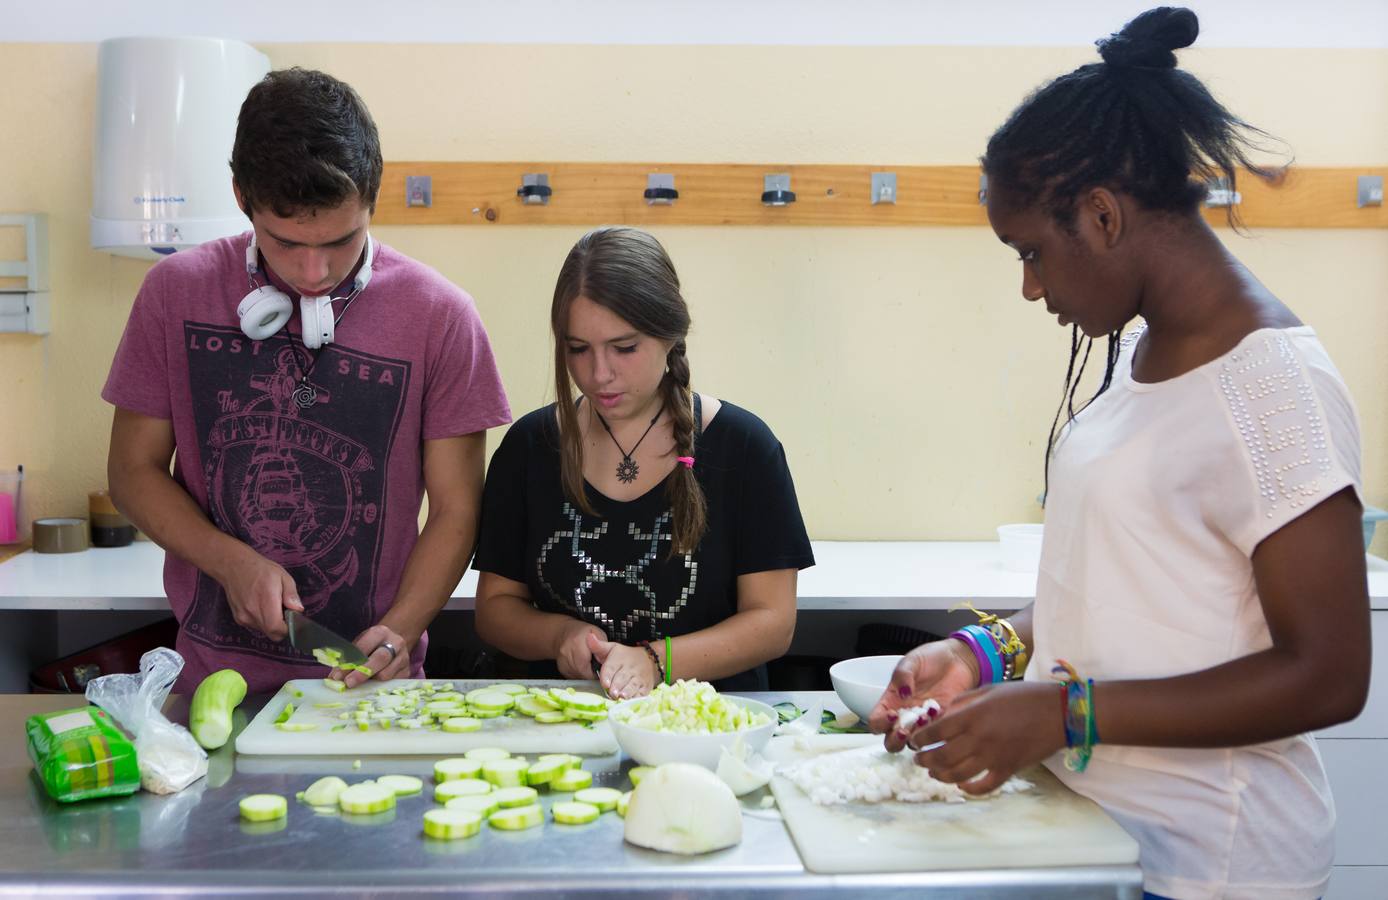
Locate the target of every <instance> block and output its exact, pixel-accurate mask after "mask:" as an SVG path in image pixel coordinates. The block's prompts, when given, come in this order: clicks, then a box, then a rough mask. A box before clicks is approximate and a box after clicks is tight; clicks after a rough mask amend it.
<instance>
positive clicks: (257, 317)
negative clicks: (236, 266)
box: [236, 231, 376, 350]
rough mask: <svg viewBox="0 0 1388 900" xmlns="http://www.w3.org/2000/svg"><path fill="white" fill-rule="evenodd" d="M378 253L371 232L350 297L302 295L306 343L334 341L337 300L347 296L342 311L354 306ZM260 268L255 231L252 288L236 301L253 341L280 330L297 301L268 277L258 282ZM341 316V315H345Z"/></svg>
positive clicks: (249, 250) (250, 253)
mask: <svg viewBox="0 0 1388 900" xmlns="http://www.w3.org/2000/svg"><path fill="white" fill-rule="evenodd" d="M375 255H376V246H375V243H374V242H373V241H372V240H371V234H370V233H369V232H368V233H367V235H366V256H365V258H364V259H363V260H362V263H361V268H359V269H357V274H356V277H354V278H353V279H352V293H350V294H348V295H347V296H346V297H333V296H331V295H327V296H323V297H300V298H299V325H300V326H301V327H302V330H303V341H304V346H305V347H308V348H309V349H310V350H317V349H319V348H320V347H323V346H324V345H326V344H331V343H332V342H333V333H334V331H335V330H336V327H337V319H335V318H334V317H333V300H335V299H336V300H346V301H347V305H346V306H343V307H342V311H343V312H344V313H345V312H346V311H347V306H351V305H352V301H354V300H356V299H357V295H359V294H360V293H361V292H362V291H364V290H366V285H367V284H368V283H370V281H371V262H372V259H373V258H374V257H375ZM259 272H260V254H259V253H258V252H257V251H256V245H255V232H254V231H252V232H251V241H250V243H249V244H247V245H246V278H247V279H248V280H249V281H250V283H251V292H250V293H249V294H247V295H246V296H244V297H242V298H241V302H240V303H238V304H236V315H237V316H239V317H240V319H241V331H242V333H243V334H245V335H246V337H248V338H250V339H251V340H253V341H263V340H265V339H266V338H268V337H271V336H273V335H275V334H277V333H279V330H280V329H281V328H283V327H284V324H285V323H286V322H288V321H289V317H290V316H291V315H293V314H294V301H293V300H290V299H289V295H288V294H286V293H285V292H284V291H282V290H280V289H279V288H277V287H275V286H274V285H273V284H270V283H269V282H268V280H267V281H266V283H265V284H263V285H260V286H257V285H256V283H255V276H256V274H257V273H259ZM337 318H338V319H340V318H341V315H339V316H338V317H337Z"/></svg>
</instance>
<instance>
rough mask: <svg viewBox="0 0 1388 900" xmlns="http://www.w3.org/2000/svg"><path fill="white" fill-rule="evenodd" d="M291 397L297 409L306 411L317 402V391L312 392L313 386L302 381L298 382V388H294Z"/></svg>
mask: <svg viewBox="0 0 1388 900" xmlns="http://www.w3.org/2000/svg"><path fill="white" fill-rule="evenodd" d="M291 396H292V397H293V398H294V402H295V403H296V404H297V405H298V407H299V409H308V408H309V407H310V406H312V405H313V404H315V403H317V402H318V391H316V390H314V387H313V385H311V384H308V383H306V382H303V381H301V382H299V386H298V387H296V388H294V393H293V394H292V395H291Z"/></svg>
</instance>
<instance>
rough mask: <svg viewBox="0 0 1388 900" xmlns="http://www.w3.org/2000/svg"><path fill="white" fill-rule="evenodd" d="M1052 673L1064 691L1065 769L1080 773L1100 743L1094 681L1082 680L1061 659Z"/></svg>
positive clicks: (1073, 669) (1071, 667)
mask: <svg viewBox="0 0 1388 900" xmlns="http://www.w3.org/2000/svg"><path fill="white" fill-rule="evenodd" d="M1051 674H1052V675H1054V676H1057V680H1058V681H1060V683H1061V687H1062V689H1063V692H1064V693H1063V695H1062V696H1063V698H1064V705H1065V706H1064V715H1065V746H1066V747H1067V748H1069V749H1067V750H1066V751H1065V768H1067V769H1069V770H1070V771H1071V772H1083V771H1084V770H1085V767H1086V766H1088V765H1089V758H1090V757H1091V756H1092V755H1093V753H1094V745H1095V744H1097V743H1099V731H1098V729H1097V728H1096V727H1095V725H1094V679H1093V678H1081V677H1080V676H1079V673H1078V672H1076V671H1075V667H1074V666H1072V665H1070V664H1069V663H1068V662H1066V661H1065V660H1063V659H1057V660H1056V666H1055V667H1054V668H1053V669H1051Z"/></svg>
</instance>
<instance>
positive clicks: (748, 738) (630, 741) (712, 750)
mask: <svg viewBox="0 0 1388 900" xmlns="http://www.w3.org/2000/svg"><path fill="white" fill-rule="evenodd" d="M722 696H723V699H725V700H727V701H728V702H729V703H736V704H738V705H739V706H745V707H747V709H748V710H750V711H751V712H758V713H761V714H762V715H764V716H766V718H767V722H766V724H764V725H758V726H757V727H755V728H748V729H745V730H743V731H720V732H717V733H714V734H678V733H675V732H669V731H651V730H650V729H648V728H634V727H632V726H631V725H628V724H626V723H625V722H623V721H622V711H623V710H624V709H626V708H627V707H629V706H631V704H633V703H635V702H637V700H639V699H642V698H636V699H633V700H624V701H622V702H621V703H618V704H617V705H616V706H614V707H612V708H611V709H610V710H608V714H607V721H608V722H610V723H611V724H612V734H613V735H614V736H615V737H616V738H617V744H618V746H620V747H621V748H622V752H623V753H625V754H626V755H627V756H630V757H631V758H632V759H634V760H636V761H637V762H638V763H640V764H641V765H643V766H660V765H664V764H665V763H671V762H684V763H693V764H695V765H697V766H703V767H704V768H705V769H708V770H709V771H716V770H717V769H718V757H719V755H720V750H721V749H722V748H723V747H727V748H728V749H729V750H731V749H732V746H733V742H735V741H736V740H737V736H738V735H742V740H743V741H744V742H745V743H746V744H747V748H748V749H749V750H754V751H757V752H760V751H761V749H762V748H763V747H765V746H766V742H767V741H769V740H771V732H773V731H775V730H776V723H777V721H778V720H777V718H776V710H774V709H772V708H771V707H770V706H767V705H766V704H765V703H762V702H761V701H760V700H753V699H751V698H749V697H738V696H736V695H734V694H723V695H722Z"/></svg>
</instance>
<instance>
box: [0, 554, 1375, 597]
mask: <svg viewBox="0 0 1388 900" xmlns="http://www.w3.org/2000/svg"><path fill="white" fill-rule="evenodd" d="M813 546H814V555H815V561H816V565H815V566H814V567H813V568H811V569H807V570H805V571H803V572H801V573H800V579H799V590H798V595H799V608H800V609H802V610H930V609H947V608H948V607H950V606H952V605H954V604H955V603H958V602H960V601H961V600H975V601H980V606H983V605H986V606H990V607H993V608H996V609H1019V608H1021V607H1022V606H1025V605H1026V604H1028V603H1030V602H1031V599H1032V597H1033V596H1034V594H1035V591H1036V573H1035V572H1014V571H1011V570H1009V569H1006V568H1004V567H1003V564H1002V554H1001V549H1000V547H999V545H998V543H997V542H996V541H815V542H814V545H813ZM163 563H164V551H163V550H161V549H159V547H157V546H155V545H154V544H152V543H150V542H148V541H136V542H135V543H134V544H131V545H130V546H129V547H119V548H107V549H103V548H93V549H90V550H85V551H83V552H81V553H62V554H42V553H34V552H33V551H26V552H24V553H21V554H19V555H18V556H15V557H13V558H12V559H9V560H6V561H5V562H3V563H0V610H84V609H90V610H159V609H168V608H169V601H168V598H167V596H166V595H165V593H164V581H163ZM1368 563H1369V596H1370V605H1371V606H1372V607H1373V608H1374V609H1388V561H1385V560H1383V559H1380V558H1378V557H1376V556H1370V557H1369V558H1368ZM476 591H477V573H476V572H473V571H471V570H469V571H468V573H467V574H466V575H464V576H463V580H462V582H461V583H460V584H459V585H458V587H457V588H456V589H455V590H454V591H453V597H452V599H451V600H449V602H448V606H447V607H446V608H447V609H472V608H473V603H474V597H475V596H476Z"/></svg>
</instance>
